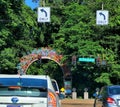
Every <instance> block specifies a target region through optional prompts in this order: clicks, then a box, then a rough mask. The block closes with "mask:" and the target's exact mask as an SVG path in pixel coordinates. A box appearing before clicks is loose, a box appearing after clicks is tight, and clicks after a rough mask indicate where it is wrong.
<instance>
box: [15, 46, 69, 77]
mask: <svg viewBox="0 0 120 107" xmlns="http://www.w3.org/2000/svg"><path fill="white" fill-rule="evenodd" d="M62 58H63V56H62V55H60V54H59V53H58V52H56V51H55V50H54V49H52V48H48V47H46V48H36V49H34V50H33V51H32V52H31V53H30V54H28V55H26V56H23V57H21V58H20V63H19V64H18V65H17V69H18V74H21V75H23V74H26V72H27V69H28V68H29V66H30V65H31V64H32V63H33V62H35V61H37V60H41V59H50V60H53V61H54V62H56V63H57V64H58V65H59V66H60V67H61V69H62V72H63V75H64V78H66V77H68V76H71V72H70V69H68V67H67V64H66V63H65V64H63V63H61V62H62V61H61V60H62Z"/></svg>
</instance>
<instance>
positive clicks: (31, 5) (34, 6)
mask: <svg viewBox="0 0 120 107" xmlns="http://www.w3.org/2000/svg"><path fill="white" fill-rule="evenodd" d="M25 3H26V4H27V5H28V6H30V7H31V8H32V9H34V8H36V7H38V6H39V5H38V4H39V2H37V3H36V2H32V0H25Z"/></svg>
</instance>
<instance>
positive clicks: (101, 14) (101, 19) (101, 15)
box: [96, 10, 108, 25]
mask: <svg viewBox="0 0 120 107" xmlns="http://www.w3.org/2000/svg"><path fill="white" fill-rule="evenodd" d="M96 24H97V25H107V24H108V11H107V10H98V11H97V12H96Z"/></svg>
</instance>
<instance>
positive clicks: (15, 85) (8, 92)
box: [0, 78, 47, 97]
mask: <svg viewBox="0 0 120 107" xmlns="http://www.w3.org/2000/svg"><path fill="white" fill-rule="evenodd" d="M0 96H24V97H28V96H29V97H47V81H46V80H43V79H31V78H0Z"/></svg>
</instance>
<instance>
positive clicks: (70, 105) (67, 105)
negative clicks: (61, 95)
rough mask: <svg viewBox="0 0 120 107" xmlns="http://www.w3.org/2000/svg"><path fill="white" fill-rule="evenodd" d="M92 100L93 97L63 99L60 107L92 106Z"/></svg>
mask: <svg viewBox="0 0 120 107" xmlns="http://www.w3.org/2000/svg"><path fill="white" fill-rule="evenodd" d="M93 102H94V100H93V99H92V100H91V99H85V100H84V99H76V100H74V99H64V100H62V101H61V103H62V106H61V107H93Z"/></svg>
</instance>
